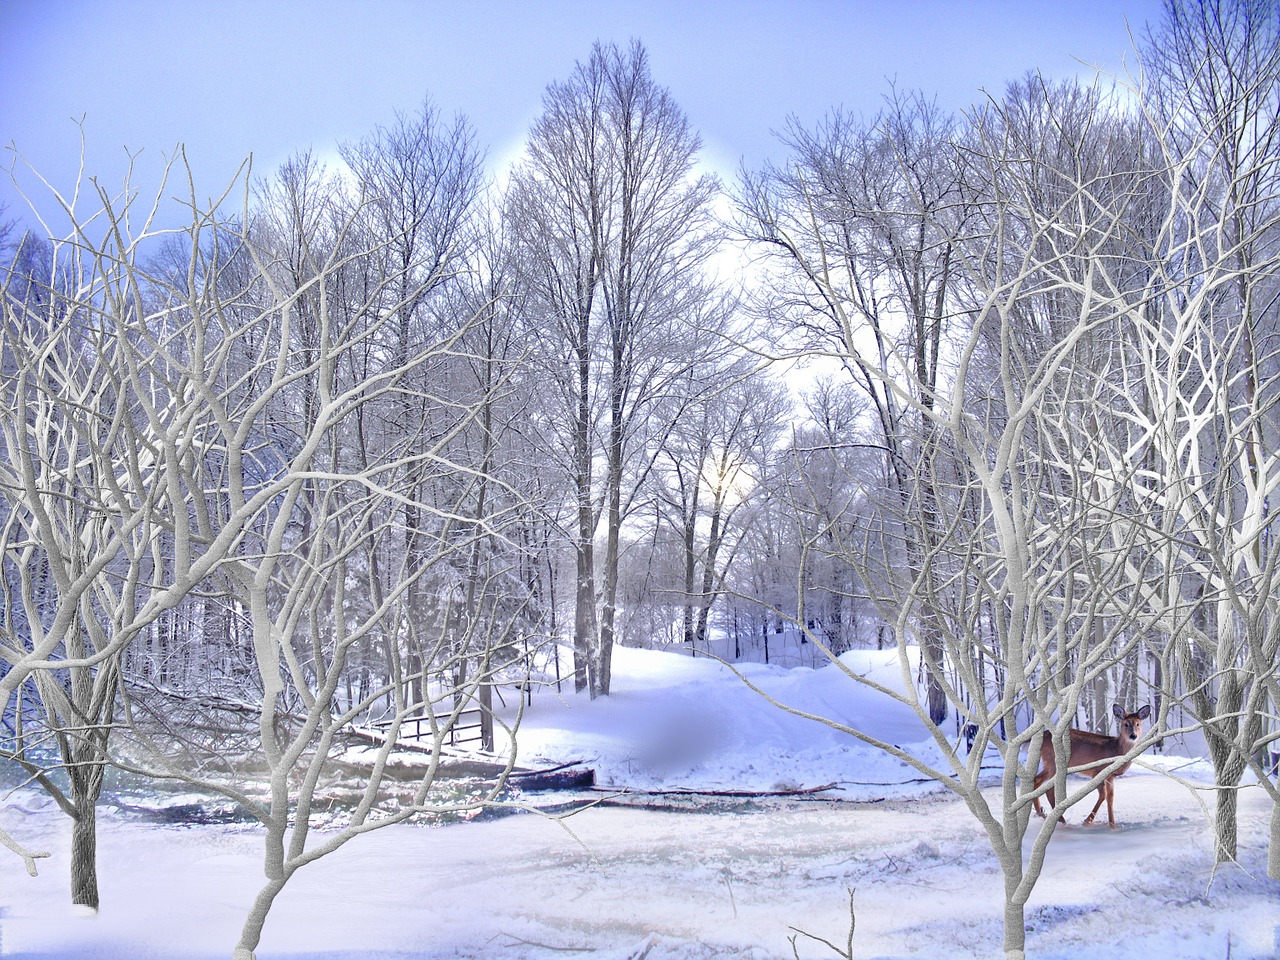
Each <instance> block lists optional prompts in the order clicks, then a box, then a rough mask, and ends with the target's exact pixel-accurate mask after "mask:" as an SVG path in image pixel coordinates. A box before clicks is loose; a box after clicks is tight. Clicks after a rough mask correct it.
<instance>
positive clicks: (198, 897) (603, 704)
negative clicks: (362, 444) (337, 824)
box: [0, 650, 1280, 960]
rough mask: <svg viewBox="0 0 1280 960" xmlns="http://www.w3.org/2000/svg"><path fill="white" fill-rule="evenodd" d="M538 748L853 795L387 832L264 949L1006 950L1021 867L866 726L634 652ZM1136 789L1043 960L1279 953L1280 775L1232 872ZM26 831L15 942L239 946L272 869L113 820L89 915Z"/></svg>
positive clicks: (1198, 817) (55, 817) (297, 904)
mask: <svg viewBox="0 0 1280 960" xmlns="http://www.w3.org/2000/svg"><path fill="white" fill-rule="evenodd" d="M851 663H852V664H853V665H854V666H855V668H856V669H859V670H874V671H879V672H877V673H876V676H877V677H879V678H881V679H883V680H885V681H888V682H893V681H895V678H896V676H897V671H896V667H893V666H892V665H888V666H886V665H884V664H883V663H880V662H877V658H876V655H874V654H858V655H856V656H855V657H853V658H852V660H851ZM750 669H751V674H750V675H751V678H752V680H753V681H754V682H756V683H758V684H760V685H761V686H762V687H764V688H765V689H766V690H767V691H768V692H769V693H770V694H772V695H774V696H775V697H777V698H778V699H781V700H784V701H785V702H788V703H791V704H792V705H794V706H798V707H801V708H803V709H808V710H813V711H814V712H821V713H823V714H825V715H830V716H834V717H836V718H839V719H843V720H846V721H856V722H858V723H859V724H862V725H866V726H867V727H869V728H870V729H872V730H874V732H875V733H877V734H878V735H880V736H883V737H885V738H886V739H888V740H890V741H892V742H894V743H898V744H900V745H911V744H915V743H918V742H919V741H920V731H919V728H918V727H917V726H916V725H915V723H914V721H913V720H912V718H911V715H910V713H909V712H907V711H905V710H902V709H901V708H892V709H889V708H887V706H886V701H883V700H882V699H880V698H875V697H872V696H869V695H868V694H867V693H866V691H865V690H862V689H860V688H859V687H857V686H856V685H854V684H851V683H850V682H849V681H848V679H847V678H845V677H844V676H843V675H842V674H840V673H839V671H837V670H834V669H832V668H826V669H822V670H816V671H814V670H807V669H800V670H791V671H784V670H779V669H770V668H764V667H753V668H750ZM520 737H521V744H522V760H528V759H531V758H533V757H534V756H540V757H542V758H544V759H546V760H549V761H562V760H569V759H579V758H580V759H586V760H589V761H590V762H591V764H592V765H593V766H594V767H595V768H596V769H597V770H598V771H599V773H600V776H601V779H602V780H604V781H606V782H608V783H610V784H612V785H613V786H616V787H624V786H629V787H633V788H640V789H656V788H658V787H663V786H683V787H696V788H702V789H735V788H738V789H773V788H775V787H806V786H819V785H823V784H826V783H831V782H839V783H840V784H841V785H842V787H843V788H844V789H843V791H842V792H840V793H834V794H825V795H824V797H829V796H835V797H841V798H843V799H841V800H830V799H790V800H783V799H776V800H759V801H749V802H742V801H722V802H720V803H718V804H713V805H712V806H710V808H707V809H697V808H694V807H692V806H690V805H688V804H687V802H686V804H685V805H684V806H683V807H680V806H678V805H675V804H673V805H672V806H671V808H669V809H659V810H655V809H643V808H624V807H612V806H611V807H598V808H595V809H591V810H587V811H584V812H581V813H578V814H576V815H575V816H573V817H572V818H569V819H567V820H564V821H557V820H553V819H548V818H545V817H541V816H532V815H522V816H507V817H502V818H499V819H486V820H481V821H476V822H471V823H462V824H455V825H451V826H446V827H436V828H426V827H418V826H400V827H392V828H388V829H386V830H382V831H378V832H376V833H374V834H372V835H370V836H367V837H363V838H360V839H357V840H355V841H353V842H352V843H350V844H349V845H348V846H347V847H345V848H344V849H343V850H341V851H339V853H337V854H335V855H333V856H332V857H330V858H327V859H326V860H324V861H321V862H320V863H318V864H316V865H314V866H312V867H310V868H307V869H306V870H304V871H303V872H301V873H300V874H298V876H296V877H295V878H294V880H293V881H292V882H291V883H290V885H289V887H288V888H287V889H286V891H285V893H284V894H282V896H281V897H280V899H279V900H278V901H277V904H276V906H275V908H274V909H273V911H272V915H271V917H270V919H269V920H268V922H267V927H266V931H265V934H264V938H263V943H262V947H261V949H260V950H259V957H260V958H263V960H267V958H280V960H284V958H291V960H302V958H305V960H321V958H324V960H339V958H341V960H354V958H359V960H373V958H408V957H413V958H417V960H461V958H473V957H474V958H490V957H492V958H495V960H517V958H535V960H550V958H553V957H555V958H563V957H566V956H583V957H597V958H606V960H629V958H636V960H639V958H641V957H643V958H646V960H701V958H705V957H730V956H731V957H746V958H751V960H764V958H770V960H772V958H787V957H791V956H792V948H791V946H790V944H789V943H788V937H789V936H792V935H793V931H792V930H791V928H792V927H795V928H799V929H802V930H805V931H807V932H809V933H812V934H814V935H816V936H820V937H823V938H826V939H828V940H830V941H832V942H834V943H843V942H844V940H845V937H846V934H847V930H848V926H849V915H848V894H847V892H846V891H847V890H848V889H849V888H853V889H854V890H855V893H854V910H855V912H856V916H857V930H856V935H855V941H854V943H855V954H856V956H858V957H859V958H876V957H894V958H906V957H922V958H931V957H957V958H968V957H975V958H976V957H991V956H996V955H998V954H999V943H1000V916H1001V903H1002V897H1001V878H1000V873H999V870H998V867H997V865H996V863H995V860H994V858H993V857H992V855H991V853H990V852H989V850H988V847H987V844H986V840H985V838H984V837H983V836H982V834H981V833H980V831H979V830H978V829H977V826H976V822H975V821H974V820H973V818H972V816H971V815H970V814H969V812H968V811H967V809H966V808H965V807H964V805H963V804H962V803H961V802H959V801H957V800H955V799H954V798H951V797H950V796H948V795H946V794H942V793H938V792H936V791H930V790H928V789H927V788H925V787H923V786H921V785H919V784H915V783H911V782H910V781H912V780H914V779H916V776H917V775H916V774H915V773H914V771H911V770H910V769H909V768H907V767H905V766H903V765H902V764H900V763H898V762H897V761H895V760H891V759H887V758H885V757H884V756H883V755H880V754H878V753H875V752H874V751H871V750H870V749H869V748H865V747H861V746H859V745H857V744H856V743H854V742H852V741H851V740H850V738H848V737H847V736H843V735H840V734H837V733H835V732H834V731H830V730H828V729H826V728H823V727H820V726H818V725H816V724H814V723H813V722H811V721H807V720H803V719H800V718H796V717H791V716H787V715H784V714H781V713H780V712H778V711H777V710H776V708H774V707H771V706H769V705H768V704H766V703H765V702H764V701H763V700H762V699H760V698H759V697H758V696H757V695H756V694H753V693H752V692H751V691H750V690H748V689H746V687H745V686H744V685H743V684H742V682H741V681H740V680H738V679H737V678H736V677H734V676H732V674H730V673H729V672H728V671H726V670H725V669H724V668H722V667H719V666H718V665H716V664H715V663H714V662H713V661H707V660H691V659H687V658H684V657H678V656H675V655H671V654H661V653H651V652H649V653H646V652H641V651H623V650H620V651H618V655H617V659H616V663H615V694H614V695H613V696H611V697H609V698H608V699H607V700H601V701H596V702H595V703H587V702H585V701H580V700H578V699H575V698H573V697H565V698H564V699H563V700H560V699H558V698H556V697H555V696H554V694H553V693H551V692H548V691H540V692H539V693H537V694H536V696H535V701H534V706H533V708H532V710H531V711H530V712H529V713H528V714H527V715H526V717H525V720H524V724H523V726H522V728H521V731H520ZM912 749H913V750H917V749H918V750H926V749H932V748H931V747H929V746H927V745H921V746H919V747H913V748H912ZM1185 763H1186V761H1180V760H1176V759H1174V758H1159V765H1161V766H1177V767H1179V770H1178V772H1179V775H1180V776H1182V777H1187V776H1188V775H1190V776H1192V777H1195V778H1200V779H1203V778H1204V777H1205V775H1206V770H1205V767H1204V764H1202V763H1192V764H1190V765H1184V764H1185ZM1116 794H1117V818H1118V820H1119V821H1120V823H1121V829H1120V830H1118V831H1114V832H1113V831H1111V830H1109V829H1107V828H1106V827H1105V826H1098V827H1090V828H1084V827H1081V826H1079V825H1078V822H1079V820H1080V813H1079V812H1078V811H1077V812H1075V815H1074V816H1073V817H1072V820H1073V821H1074V823H1073V825H1071V826H1069V827H1067V828H1064V829H1061V830H1060V831H1059V832H1058V834H1057V835H1056V836H1055V837H1054V839H1053V842H1052V843H1051V845H1050V850H1049V856H1048V861H1047V863H1046V866H1045V871H1044V876H1043V877H1042V879H1041V881H1040V883H1039V885H1038V886H1037V888H1036V891H1035V893H1034V894H1033V896H1032V899H1031V902H1030V904H1029V906H1028V910H1027V916H1028V923H1029V927H1030V931H1029V934H1028V947H1029V953H1030V956H1031V957H1034V958H1053V960H1065V958H1074V957H1107V958H1134V960H1137V958H1143V960H1146V958H1148V957H1150V956H1152V955H1154V956H1158V957H1160V958H1161V960H1180V958H1187V960H1190V958H1196V960H1199V958H1227V957H1231V958H1235V960H1245V958H1261V957H1275V956H1277V955H1278V954H1280V896H1278V894H1280V887H1278V885H1277V884H1275V883H1273V882H1270V881H1268V880H1267V879H1266V871H1265V855H1266V847H1265V842H1266V825H1267V818H1268V816H1269V808H1268V805H1267V801H1266V797H1265V795H1263V794H1262V791H1261V790H1260V789H1259V788H1257V787H1251V788H1248V789H1245V790H1244V791H1243V792H1242V796H1241V816H1240V840H1241V857H1240V865H1239V866H1238V867H1235V866H1233V867H1231V868H1229V869H1225V870H1219V871H1218V873H1217V876H1216V877H1214V876H1213V875H1212V869H1211V868H1212V860H1213V857H1212V832H1211V830H1210V828H1209V825H1208V822H1207V820H1206V815H1205V811H1204V809H1203V808H1202V806H1201V804H1202V802H1203V803H1205V804H1208V806H1209V808H1210V809H1211V808H1212V803H1213V799H1212V794H1211V793H1207V792H1205V793H1193V792H1192V791H1190V790H1188V789H1187V788H1186V787H1185V786H1182V785H1179V784H1178V783H1176V782H1174V781H1172V780H1170V779H1168V778H1166V777H1163V776H1160V775H1159V774H1157V773H1154V772H1150V771H1140V770H1137V769H1134V770H1132V771H1131V772H1130V773H1129V774H1128V775H1126V776H1125V777H1124V779H1122V780H1121V781H1119V783H1118V785H1117V789H1116ZM0 823H3V825H4V826H5V827H6V828H8V829H10V830H11V831H12V832H13V833H14V834H16V835H17V836H18V838H19V839H21V840H23V841H27V842H29V843H31V845H33V846H40V845H42V844H43V845H45V846H47V847H49V848H52V850H53V853H54V856H53V858H52V859H51V860H46V861H41V871H40V874H41V875H40V877H39V878H38V879H35V880H32V879H29V878H27V877H26V875H25V874H24V873H23V872H22V869H21V865H20V864H19V863H18V862H17V861H16V860H14V859H13V858H8V859H4V860H0V871H3V872H2V873H0V876H3V877H4V883H3V886H2V887H0V908H2V909H3V914H0V953H3V954H4V955H5V956H19V957H28V958H36V957H40V958H49V957H66V958H89V957H95V958H97V957H101V958H116V957H119V958H126V957H128V958H135V957H136V958H157V960H158V958H172V960H196V958H200V960H203V958H206V957H225V956H228V955H229V953H230V947H231V945H232V943H234V941H235V939H236V935H237V933H238V929H239V925H240V922H241V920H242V918H243V915H244V911H245V909H246V907H247V905H248V903H249V900H250V899H251V898H252V896H253V894H254V892H255V891H256V888H257V886H258V883H259V881H260V879H261V876H262V874H261V866H260V843H261V837H260V834H259V833H258V832H257V831H256V830H255V829H253V828H250V827H244V826H198V827H160V826H156V825H154V824H147V823H141V822H138V821H136V820H133V819H130V818H129V817H128V816H125V815H123V814H121V813H118V812H113V811H111V810H109V809H108V810H104V815H103V819H102V823H101V825H100V834H99V836H100V851H99V870H100V878H101V883H102V889H103V893H102V903H103V907H102V911H101V913H100V914H99V915H98V916H97V917H94V918H84V917H79V916H76V915H75V913H74V911H72V909H71V908H70V907H69V906H68V905H67V904H66V900H67V895H66V889H67V848H68V846H69V836H68V834H69V830H68V827H67V824H66V821H65V818H62V817H61V816H60V815H59V814H57V813H56V811H54V810H52V809H50V808H49V807H48V806H47V805H42V804H40V802H39V799H38V795H36V794H33V793H30V792H26V791H24V792H23V793H21V794H19V795H17V796H15V797H14V798H12V800H11V802H10V804H9V805H8V806H7V807H6V808H5V809H4V810H3V811H0ZM1034 826H1035V824H1033V827H1034ZM0 853H3V851H0ZM6 856H7V855H6ZM798 947H799V951H800V956H801V957H813V958H817V957H824V956H825V957H830V956H832V954H831V952H830V951H829V950H828V949H827V948H826V947H824V946H822V945H821V944H818V943H816V942H815V941H812V940H806V939H804V938H801V939H800V941H799V943H798Z"/></svg>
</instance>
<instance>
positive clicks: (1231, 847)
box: [1213, 785, 1240, 864]
mask: <svg viewBox="0 0 1280 960" xmlns="http://www.w3.org/2000/svg"><path fill="white" fill-rule="evenodd" d="M1239 799H1240V795H1239V791H1238V790H1236V789H1235V788H1234V785H1231V786H1219V787H1218V805H1217V809H1216V810H1215V812H1214V816H1213V862H1214V863H1215V864H1219V863H1234V862H1235V859H1236V853H1237V852H1238V848H1237V831H1238V825H1239V817H1238V813H1237V811H1238V809H1239Z"/></svg>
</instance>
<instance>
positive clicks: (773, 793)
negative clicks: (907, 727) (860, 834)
mask: <svg viewBox="0 0 1280 960" xmlns="http://www.w3.org/2000/svg"><path fill="white" fill-rule="evenodd" d="M594 789H595V791H596V792H597V793H609V794H613V795H614V796H618V797H626V796H636V797H745V798H751V797H804V796H808V795H809V794H813V793H825V792H826V791H828V790H843V789H844V787H842V786H840V784H839V783H824V784H823V785H822V786H820V787H795V788H793V789H790V790H695V789H693V788H691V787H672V788H671V789H669V790H634V789H632V788H631V787H595V788H594Z"/></svg>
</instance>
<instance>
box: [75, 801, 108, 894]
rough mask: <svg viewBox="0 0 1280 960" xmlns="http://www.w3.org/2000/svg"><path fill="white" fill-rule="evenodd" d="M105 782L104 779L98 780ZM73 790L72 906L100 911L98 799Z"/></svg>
mask: <svg viewBox="0 0 1280 960" xmlns="http://www.w3.org/2000/svg"><path fill="white" fill-rule="evenodd" d="M98 779H99V782H101V777H99V778H98ZM97 792H98V791H93V794H94V795H93V796H86V795H82V794H81V792H80V791H79V790H76V789H75V788H74V786H73V788H72V803H73V805H74V806H75V809H76V815H75V817H74V818H73V819H72V821H71V902H72V903H74V904H76V905H78V906H84V907H89V908H90V909H91V910H93V911H94V912H97V910H98V802H97V801H98V798H97Z"/></svg>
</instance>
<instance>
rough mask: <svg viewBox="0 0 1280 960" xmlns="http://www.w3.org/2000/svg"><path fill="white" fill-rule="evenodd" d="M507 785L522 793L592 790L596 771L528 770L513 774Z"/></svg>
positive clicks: (594, 784)
mask: <svg viewBox="0 0 1280 960" xmlns="http://www.w3.org/2000/svg"><path fill="white" fill-rule="evenodd" d="M507 784H508V785H510V786H513V787H519V788H520V789H521V790H522V791H525V792H533V791H537V790H591V789H594V788H595V786H596V772H595V771H594V770H590V769H587V770H545V771H544V770H527V771H522V772H520V773H513V774H512V775H511V776H509V777H508V778H507Z"/></svg>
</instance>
